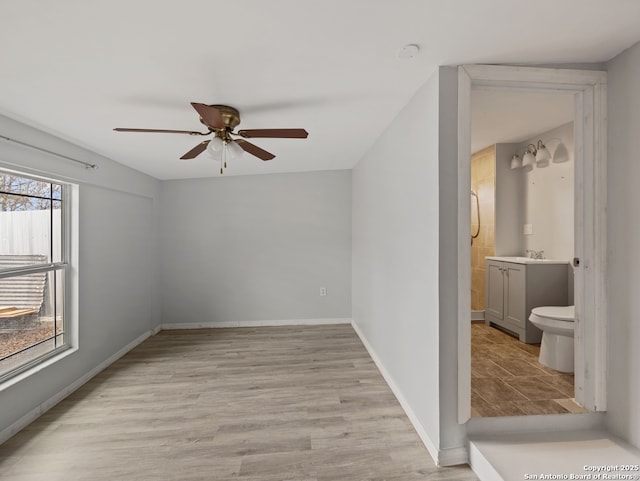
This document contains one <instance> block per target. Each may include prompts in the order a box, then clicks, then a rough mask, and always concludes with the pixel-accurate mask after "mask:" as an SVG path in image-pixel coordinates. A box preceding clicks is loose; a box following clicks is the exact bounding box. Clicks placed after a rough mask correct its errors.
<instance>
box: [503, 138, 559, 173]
mask: <svg viewBox="0 0 640 481" xmlns="http://www.w3.org/2000/svg"><path fill="white" fill-rule="evenodd" d="M550 159H551V154H550V153H549V149H547V147H546V146H545V145H544V144H543V143H542V140H538V146H537V147H536V146H535V145H534V144H529V145H527V148H526V149H525V151H524V155H523V156H522V162H520V157H519V156H518V154H517V153H516V154H513V157H511V168H512V169H517V168H519V167H527V166H529V165H531V166H533V165H535V164H536V163H544V162H548V161H549V160H550Z"/></svg>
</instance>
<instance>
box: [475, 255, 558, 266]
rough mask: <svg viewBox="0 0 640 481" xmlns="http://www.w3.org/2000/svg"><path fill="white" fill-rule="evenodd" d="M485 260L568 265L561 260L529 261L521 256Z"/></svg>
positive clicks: (495, 257)
mask: <svg viewBox="0 0 640 481" xmlns="http://www.w3.org/2000/svg"><path fill="white" fill-rule="evenodd" d="M486 259H489V260H494V261H502V262H513V263H515V264H569V261H566V260H561V259H531V258H530V257H521V256H491V257H486Z"/></svg>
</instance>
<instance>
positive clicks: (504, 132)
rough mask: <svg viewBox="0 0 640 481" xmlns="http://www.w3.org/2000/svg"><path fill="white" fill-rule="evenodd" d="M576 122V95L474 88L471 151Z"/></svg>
mask: <svg viewBox="0 0 640 481" xmlns="http://www.w3.org/2000/svg"><path fill="white" fill-rule="evenodd" d="M572 121H573V95H571V94H562V93H543V92H520V91H506V90H473V91H472V92H471V152H477V151H478V150H481V149H483V148H485V147H488V146H489V145H493V144H497V143H509V142H523V141H525V140H527V139H530V138H532V137H534V136H536V135H537V134H541V133H543V132H546V131H548V130H551V129H552V128H555V127H558V126H560V125H563V124H566V123H567V122H572Z"/></svg>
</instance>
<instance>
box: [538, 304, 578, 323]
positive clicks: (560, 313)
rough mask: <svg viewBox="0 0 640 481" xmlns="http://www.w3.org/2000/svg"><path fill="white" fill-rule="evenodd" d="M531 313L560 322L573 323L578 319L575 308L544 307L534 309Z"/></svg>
mask: <svg viewBox="0 0 640 481" xmlns="http://www.w3.org/2000/svg"><path fill="white" fill-rule="evenodd" d="M531 313H532V314H535V315H536V316H539V317H547V318H549V319H557V320H558V321H573V320H575V317H576V308H575V306H544V307H536V308H534V309H532V310H531Z"/></svg>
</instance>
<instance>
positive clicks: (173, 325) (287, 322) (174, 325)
mask: <svg viewBox="0 0 640 481" xmlns="http://www.w3.org/2000/svg"><path fill="white" fill-rule="evenodd" d="M327 324H351V319H346V318H340V317H335V318H334V317H329V318H327V319H282V320H279V319H273V320H262V321H227V322H170V323H166V324H162V325H161V326H160V327H161V329H163V330H166V329H220V328H224V327H275V326H322V325H327Z"/></svg>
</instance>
